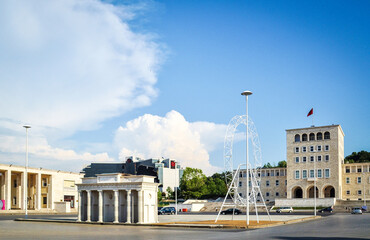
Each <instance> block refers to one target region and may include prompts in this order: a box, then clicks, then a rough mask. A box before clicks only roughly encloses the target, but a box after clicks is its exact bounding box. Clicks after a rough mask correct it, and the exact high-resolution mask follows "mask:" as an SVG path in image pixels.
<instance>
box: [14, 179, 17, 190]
mask: <svg viewBox="0 0 370 240" xmlns="http://www.w3.org/2000/svg"><path fill="white" fill-rule="evenodd" d="M13 184H14V187H15V188H16V187H17V179H14V181H13Z"/></svg>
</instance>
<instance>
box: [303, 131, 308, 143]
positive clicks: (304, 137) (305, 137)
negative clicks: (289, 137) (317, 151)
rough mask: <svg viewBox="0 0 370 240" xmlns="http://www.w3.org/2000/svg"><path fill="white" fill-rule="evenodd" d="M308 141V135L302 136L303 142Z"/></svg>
mask: <svg viewBox="0 0 370 240" xmlns="http://www.w3.org/2000/svg"><path fill="white" fill-rule="evenodd" d="M304 141H307V134H305V133H304V134H302V142H304Z"/></svg>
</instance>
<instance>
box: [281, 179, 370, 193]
mask: <svg viewBox="0 0 370 240" xmlns="http://www.w3.org/2000/svg"><path fill="white" fill-rule="evenodd" d="M287 184H288V181H287V180H285V186H286V185H287ZM369 191H370V190H369Z"/></svg>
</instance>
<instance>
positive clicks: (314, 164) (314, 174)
mask: <svg viewBox="0 0 370 240" xmlns="http://www.w3.org/2000/svg"><path fill="white" fill-rule="evenodd" d="M316 160H317V159H316V156H315V155H314V157H313V169H314V170H313V177H314V179H313V181H314V187H313V196H314V201H315V208H314V216H315V217H316V176H317V172H316Z"/></svg>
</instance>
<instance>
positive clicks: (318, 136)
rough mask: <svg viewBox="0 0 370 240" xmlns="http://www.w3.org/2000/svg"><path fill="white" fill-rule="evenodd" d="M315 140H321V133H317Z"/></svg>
mask: <svg viewBox="0 0 370 240" xmlns="http://www.w3.org/2000/svg"><path fill="white" fill-rule="evenodd" d="M316 139H317V140H322V133H321V132H319V133H317V135H316Z"/></svg>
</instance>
